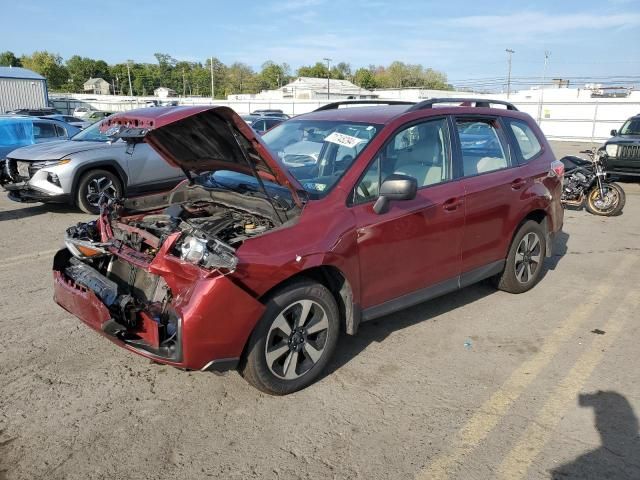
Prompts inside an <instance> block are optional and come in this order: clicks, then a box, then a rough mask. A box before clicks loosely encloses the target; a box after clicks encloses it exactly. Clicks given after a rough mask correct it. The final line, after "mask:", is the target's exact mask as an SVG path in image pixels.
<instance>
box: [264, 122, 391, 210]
mask: <svg viewBox="0 0 640 480" xmlns="http://www.w3.org/2000/svg"><path fill="white" fill-rule="evenodd" d="M381 128H382V126H381V125H371V124H367V123H347V122H340V121H321V120H289V121H287V122H285V123H282V124H280V125H278V126H277V127H274V128H272V129H271V130H269V131H268V132H267V133H265V134H264V135H263V137H262V139H263V141H264V142H265V143H266V144H267V146H268V147H269V150H270V151H271V153H272V155H273V156H274V157H275V156H277V157H278V158H279V159H280V160H281V161H282V163H283V164H284V166H285V167H286V168H287V170H289V172H291V174H292V175H293V176H294V177H296V179H297V180H298V181H299V182H300V183H301V184H302V186H303V187H304V189H305V190H306V191H307V192H309V193H310V194H311V198H320V197H322V196H324V195H326V194H327V193H328V192H329V190H331V188H332V187H333V186H334V185H335V184H336V183H337V182H338V180H339V179H340V178H341V177H342V175H343V174H344V173H345V172H346V171H347V170H348V169H349V167H351V165H352V164H353V162H354V160H355V159H356V158H358V155H360V153H361V152H362V150H364V148H365V147H366V146H367V144H368V143H369V142H370V141H371V140H372V139H373V138H374V137H375V135H376V134H377V133H378V132H379V131H380V130H381Z"/></svg>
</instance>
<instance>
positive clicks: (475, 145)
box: [456, 119, 509, 177]
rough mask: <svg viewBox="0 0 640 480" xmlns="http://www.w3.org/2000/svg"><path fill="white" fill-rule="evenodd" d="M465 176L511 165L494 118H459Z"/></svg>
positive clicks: (458, 124)
mask: <svg viewBox="0 0 640 480" xmlns="http://www.w3.org/2000/svg"><path fill="white" fill-rule="evenodd" d="M456 126H457V129H458V136H459V138H460V147H461V149H462V171H463V174H464V176H465V177H469V176H472V175H478V174H481V173H487V172H493V171H495V170H502V169H503V168H507V167H508V166H509V162H508V160H507V155H506V154H505V149H504V147H503V146H502V142H501V141H500V136H499V135H498V130H497V128H496V124H495V122H494V121H493V120H488V119H487V120H478V119H473V120H465V119H457V120H456Z"/></svg>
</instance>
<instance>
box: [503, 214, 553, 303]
mask: <svg viewBox="0 0 640 480" xmlns="http://www.w3.org/2000/svg"><path fill="white" fill-rule="evenodd" d="M545 254H546V243H545V232H544V229H543V228H542V226H541V225H540V224H539V223H538V222H535V221H533V220H528V221H526V222H525V223H524V224H523V225H522V226H521V227H520V230H518V233H516V236H515V237H514V239H513V242H511V247H510V248H509V254H508V256H507V260H506V263H505V267H504V270H503V272H502V274H500V275H499V276H498V277H497V278H496V280H497V282H496V283H497V287H498V288H499V289H500V290H504V291H505V292H509V293H523V292H526V291H527V290H530V289H531V288H533V286H534V285H535V284H536V283H537V282H538V280H539V279H540V275H541V274H542V264H543V262H544V257H545Z"/></svg>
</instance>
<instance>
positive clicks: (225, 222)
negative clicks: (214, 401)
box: [60, 199, 275, 359]
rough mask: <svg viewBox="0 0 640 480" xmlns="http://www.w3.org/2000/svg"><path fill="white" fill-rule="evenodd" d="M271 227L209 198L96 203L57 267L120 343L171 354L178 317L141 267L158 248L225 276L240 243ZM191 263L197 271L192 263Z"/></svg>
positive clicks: (70, 235)
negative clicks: (98, 308) (90, 297)
mask: <svg viewBox="0 0 640 480" xmlns="http://www.w3.org/2000/svg"><path fill="white" fill-rule="evenodd" d="M274 227H275V223H274V221H273V220H272V219H270V218H268V217H267V216H266V215H264V216H263V215H260V214H259V213H253V212H249V211H245V210H242V209H239V208H233V207H230V206H228V205H224V204H222V203H218V202H216V201H215V200H213V199H209V200H208V201H207V200H204V199H196V200H194V201H185V202H181V203H171V204H170V205H169V206H168V207H166V208H160V209H158V208H155V209H152V210H151V211H146V210H145V211H130V210H128V209H125V204H124V202H123V201H116V200H111V201H110V202H109V203H108V204H106V205H104V206H103V213H102V214H101V216H100V218H99V219H98V220H97V221H93V222H88V223H79V224H78V225H76V226H73V227H71V228H69V229H68V230H67V234H66V238H65V243H66V245H67V249H68V252H70V255H68V258H67V259H66V260H65V261H64V263H63V266H62V265H61V266H60V270H61V271H63V272H64V275H65V277H67V278H68V279H70V280H72V281H73V282H74V283H75V284H78V285H81V286H82V287H84V288H87V289H89V290H91V291H93V292H94V293H95V294H96V296H97V297H98V298H99V299H100V300H101V302H102V303H104V305H105V306H107V307H108V309H109V312H110V314H111V316H112V321H111V322H109V325H107V326H106V327H105V328H107V329H110V330H109V333H110V334H112V335H114V336H116V337H118V338H120V339H121V340H123V341H125V342H127V343H128V344H132V345H135V346H137V347H138V348H142V349H144V350H147V351H150V352H152V353H154V354H157V355H159V356H162V357H166V358H170V359H175V358H177V357H178V356H179V351H178V350H179V341H178V339H179V320H178V315H177V314H176V312H175V310H174V308H173V300H174V292H172V291H171V289H170V288H169V286H168V285H167V283H166V282H165V279H164V278H163V277H162V276H160V275H156V274H154V273H152V272H151V271H150V270H152V269H150V268H149V266H150V265H151V264H152V262H153V260H154V258H155V256H156V255H157V254H158V252H160V251H161V250H162V251H163V252H164V254H165V256H169V257H175V258H176V260H177V259H179V260H180V261H182V262H185V263H187V264H189V265H190V270H189V271H191V272H193V271H198V272H199V273H198V275H200V276H206V275H216V274H219V275H227V274H229V273H231V272H233V271H234V269H235V268H236V265H237V261H238V259H237V257H236V255H235V251H236V248H237V247H239V246H240V245H241V244H242V242H244V241H246V240H247V239H250V238H252V237H256V236H259V235H261V234H263V233H265V232H267V231H269V230H271V229H273V228H274ZM194 267H198V269H196V268H194Z"/></svg>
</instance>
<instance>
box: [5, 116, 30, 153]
mask: <svg viewBox="0 0 640 480" xmlns="http://www.w3.org/2000/svg"><path fill="white" fill-rule="evenodd" d="M30 143H33V122H32V121H31V120H26V119H0V146H2V147H12V146H14V145H15V146H19V145H27V144H30Z"/></svg>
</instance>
